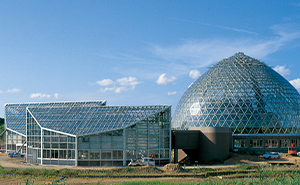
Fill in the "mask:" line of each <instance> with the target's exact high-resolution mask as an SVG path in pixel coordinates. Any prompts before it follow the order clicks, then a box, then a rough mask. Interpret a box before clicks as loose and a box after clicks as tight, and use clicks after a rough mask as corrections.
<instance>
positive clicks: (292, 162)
mask: <svg viewBox="0 0 300 185" xmlns="http://www.w3.org/2000/svg"><path fill="white" fill-rule="evenodd" d="M282 156H283V157H282V158H281V159H276V160H266V159H264V158H262V157H261V156H257V155H245V154H236V153H230V158H229V159H227V160H226V161H225V162H224V164H217V165H199V166H196V167H200V168H225V167H229V166H235V165H238V164H252V165H259V166H262V167H264V168H265V169H268V168H271V165H270V164H271V163H274V164H275V165H273V166H274V167H273V168H276V169H277V170H286V169H295V168H299V166H300V157H297V156H291V155H289V154H286V153H283V154H282ZM0 165H1V166H3V167H8V168H9V167H11V168H34V169H57V170H59V169H66V168H68V169H89V170H99V169H112V168H114V167H67V166H40V165H32V164H28V163H26V162H25V160H24V159H21V158H10V157H8V156H7V154H0ZM153 168H155V167H154V166H153ZM185 168H186V169H192V168H194V166H186V167H185ZM145 169H147V170H149V169H150V168H145ZM139 170H141V169H139ZM155 170H161V171H164V172H167V173H182V172H183V170H182V169H181V168H178V167H177V166H172V165H166V166H164V167H156V168H155ZM149 173H150V171H149ZM129 181H162V182H163V181H165V182H202V181H204V179H199V178H120V179H119V178H92V179H91V178H67V179H61V178H59V177H57V178H55V177H53V178H41V177H30V178H28V177H12V176H2V177H0V184H30V183H31V184H32V183H34V184H53V182H57V184H117V183H122V182H129Z"/></svg>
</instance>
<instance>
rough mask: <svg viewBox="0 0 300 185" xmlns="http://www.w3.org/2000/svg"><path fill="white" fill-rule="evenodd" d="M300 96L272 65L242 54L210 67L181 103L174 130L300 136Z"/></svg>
mask: <svg viewBox="0 0 300 185" xmlns="http://www.w3.org/2000/svg"><path fill="white" fill-rule="evenodd" d="M299 116H300V95H299V93H298V91H297V90H296V89H295V88H294V87H293V86H292V85H291V84H290V83H289V82H288V81H287V80H286V79H285V78H283V77H282V76H281V75H279V74H278V73H277V72H275V71H274V70H273V69H272V68H271V67H269V66H268V65H266V64H265V63H263V62H260V61H259V60H257V59H255V58H251V57H249V56H246V55H244V54H243V53H237V54H235V55H233V56H231V57H229V58H226V59H224V60H222V61H220V62H218V63H217V64H215V65H213V66H212V67H210V68H209V70H208V71H207V72H206V73H204V74H203V75H202V76H200V77H199V78H198V79H197V80H196V81H195V82H193V83H192V84H191V85H190V86H189V87H188V88H187V90H186V91H185V93H184V94H183V96H182V97H181V99H180V100H179V102H178V105H177V107H176V110H175V115H174V117H173V122H172V124H173V125H172V126H173V127H174V128H176V129H187V128H188V127H229V128H230V129H231V131H232V132H233V133H234V134H299V133H300V129H299V128H300V125H299V123H300V117H299Z"/></svg>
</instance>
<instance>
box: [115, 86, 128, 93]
mask: <svg viewBox="0 0 300 185" xmlns="http://www.w3.org/2000/svg"><path fill="white" fill-rule="evenodd" d="M124 91H127V88H126V87H116V89H115V93H121V92H124Z"/></svg>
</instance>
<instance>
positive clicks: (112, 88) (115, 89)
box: [100, 86, 128, 93]
mask: <svg viewBox="0 0 300 185" xmlns="http://www.w3.org/2000/svg"><path fill="white" fill-rule="evenodd" d="M127 90H128V89H127V88H126V87H124V86H123V87H106V88H104V89H100V91H102V92H107V91H112V92H115V93H121V92H125V91H127Z"/></svg>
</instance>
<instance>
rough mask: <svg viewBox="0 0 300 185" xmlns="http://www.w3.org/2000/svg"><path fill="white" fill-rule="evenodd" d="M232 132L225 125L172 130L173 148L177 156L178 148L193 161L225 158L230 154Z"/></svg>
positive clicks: (200, 161)
mask: <svg viewBox="0 0 300 185" xmlns="http://www.w3.org/2000/svg"><path fill="white" fill-rule="evenodd" d="M231 137H232V134H231V132H230V130H229V128H226V127H225V128H224V127H194V128H189V130H175V131H172V149H174V151H175V156H176V155H178V149H183V151H184V152H185V153H186V154H187V155H188V156H189V157H190V159H191V162H192V163H195V161H197V162H199V163H203V162H207V161H210V160H214V159H218V160H224V159H226V158H227V157H228V155H229V149H230V146H231V141H232V139H231Z"/></svg>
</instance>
